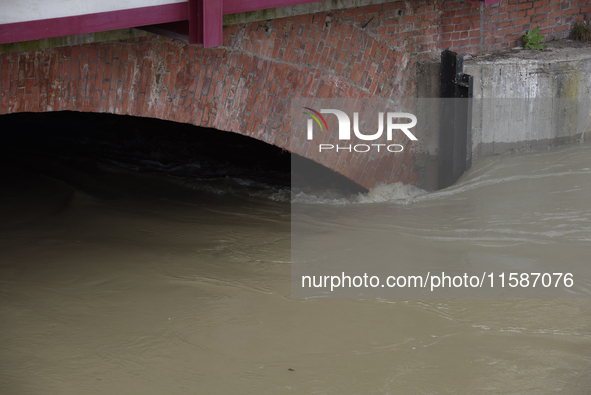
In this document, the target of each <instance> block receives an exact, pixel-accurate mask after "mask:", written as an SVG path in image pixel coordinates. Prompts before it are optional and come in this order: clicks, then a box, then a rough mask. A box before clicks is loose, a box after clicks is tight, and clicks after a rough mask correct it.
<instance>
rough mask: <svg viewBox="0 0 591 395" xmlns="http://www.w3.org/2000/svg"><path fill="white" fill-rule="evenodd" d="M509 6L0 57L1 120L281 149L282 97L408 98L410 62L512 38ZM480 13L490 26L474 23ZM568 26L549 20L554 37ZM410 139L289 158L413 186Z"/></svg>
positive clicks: (437, 8) (395, 11) (332, 15)
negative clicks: (20, 116) (110, 125)
mask: <svg viewBox="0 0 591 395" xmlns="http://www.w3.org/2000/svg"><path fill="white" fill-rule="evenodd" d="M510 3H511V4H512V3H517V1H513V0H502V1H501V2H500V3H499V4H497V5H495V6H494V7H496V8H486V7H485V6H484V5H483V4H481V3H479V2H474V3H471V2H469V1H465V2H464V1H451V2H442V1H440V0H425V1H420V0H416V1H395V2H391V3H385V4H380V5H375V6H367V7H362V8H353V9H349V10H343V11H334V12H329V13H328V12H322V13H316V14H307V15H300V16H293V17H287V18H280V19H275V20H272V21H266V22H252V23H246V24H239V25H232V26H227V27H225V28H224V30H223V45H222V46H220V47H216V48H209V49H204V48H203V47H202V46H201V45H198V44H187V43H184V42H182V41H177V40H174V39H170V38H164V37H160V36H147V37H141V38H135V39H128V40H126V41H123V42H108V43H93V44H83V45H74V46H67V47H60V48H51V49H38V50H31V51H27V52H13V53H8V54H3V55H0V73H1V78H2V80H1V86H0V92H1V102H0V104H1V105H0V114H9V113H18V112H45V111H62V110H72V111H84V112H98V113H113V114H121V115H132V116H139V117H150V118H159V119H163V120H171V121H176V122H183V123H190V124H194V125H198V126H203V127H211V128H217V129H219V130H225V131H231V132H235V133H239V134H243V135H247V136H250V137H253V138H256V139H259V140H262V141H264V142H266V143H269V144H273V145H276V146H278V147H281V148H286V149H290V148H291V147H289V144H288V139H289V130H290V126H291V122H292V119H290V117H289V109H288V106H289V101H290V99H293V98H299V97H313V98H329V97H332V98H347V97H350V98H373V99H376V98H378V99H387V100H393V101H398V102H400V101H402V100H405V99H406V98H413V97H415V96H416V92H415V91H416V81H415V76H416V62H417V61H420V60H425V59H429V58H435V57H438V56H439V55H438V54H439V52H438V51H439V50H440V49H443V48H446V47H451V48H456V49H458V50H459V51H461V52H477V51H480V50H485V49H494V48H500V47H501V46H509V45H515V44H516V43H517V39H518V38H519V34H517V35H514V34H513V32H514V28H513V27H512V28H511V32H509V33H507V32H505V31H504V30H500V31H499V26H500V22H499V19H498V16H499V13H500V15H501V16H502V15H503V14H502V12H501V11H502V9H501V8H500V7H509V9H508V10H505V11H507V12H506V14H507V18H506V19H507V20H510V19H514V20H517V18H518V15H517V12H518V9H517V7H518V4H515V6H511V4H510ZM519 3H525V2H523V1H519ZM536 3H548V6H549V7H552V3H555V2H554V1H552V2H550V1H549V0H545V1H538V2H536ZM568 3H569V4H570V3H572V7H570V5H569V7H570V8H568V9H566V8H564V9H562V8H560V4H559V5H558V9H559V10H561V11H562V13H563V14H564V15H565V16H566V15H567V14H566V13H567V12H569V10H571V9H572V10H575V9H576V10H577V13H578V12H580V11H581V8H580V6H579V5H578V2H577V1H570V2H568ZM575 3H576V4H575ZM531 4H533V2H531ZM510 7H513V8H515V15H514V16H511V18H510V17H509V15H510V12H509V11H510ZM532 10H533V8H532ZM543 13H544V6H542V7H541V11H540V14H543ZM528 15H529V14H528ZM534 17H535V15H534V16H531V17H529V19H528V20H527V21H524V22H523V23H524V25H523V26H522V27H523V29H520V31H521V30H526V29H527V28H529V27H530V26H531V22H532V20H533V19H532V18H534ZM581 17H582V14H581ZM458 18H460V20H459V21H465V23H464V24H458V23H457V22H458V20H456V19H458ZM486 18H488V19H489V20H490V21H493V22H491V23H492V25H490V26H489V24H487V23H481V22H482V21H483V20H484V21H486V20H487V19H486ZM495 18H496V19H495ZM495 20H496V25H495V24H494V21H495ZM538 20H539V19H538ZM526 22H527V23H526ZM541 23H544V21H542V22H541ZM566 24H567V21H566V19H565V20H563V21H562V25H560V26H559V24H558V23H557V33H556V35H557V37H558V36H560V34H562V33H560V32H563V31H565V30H566V29H562V28H561V26H566ZM558 28H560V29H561V30H558ZM487 29H488V30H487ZM552 29H553V28H552V27H550V30H551V34H553V33H552ZM515 31H517V29H515ZM546 33H547V32H546ZM563 35H564V34H563ZM513 36H515V37H513ZM413 144H414V143H413ZM413 144H411V143H410V141H409V142H408V145H407V146H406V149H405V151H404V152H403V153H402V154H400V155H388V156H384V155H375V156H366V159H364V162H363V163H360V162H359V161H358V160H340V161H339V157H336V156H334V155H333V156H326V155H325V156H322V157H320V156H318V155H317V153H315V152H309V150H308V151H306V150H303V149H302V150H300V151H301V152H298V149H297V148H292V152H295V153H298V154H300V155H302V156H305V157H308V158H310V159H313V160H315V161H317V162H319V163H321V164H323V165H325V166H326V167H328V168H330V169H332V170H335V171H337V172H339V173H341V174H343V175H345V176H346V177H348V178H350V179H352V180H353V181H355V182H356V183H358V184H360V185H362V186H363V187H365V188H371V187H372V186H373V185H374V184H376V183H377V182H384V183H392V182H398V181H401V182H403V183H408V184H415V183H416V182H417V179H418V174H417V171H416V169H415V167H414V162H415V148H414V146H413Z"/></svg>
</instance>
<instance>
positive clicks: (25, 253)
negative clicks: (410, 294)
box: [0, 146, 591, 395]
mask: <svg viewBox="0 0 591 395" xmlns="http://www.w3.org/2000/svg"><path fill="white" fill-rule="evenodd" d="M590 154H591V147H589V146H580V147H574V148H569V149H563V150H560V151H557V152H552V153H548V154H537V155H525V156H521V157H495V158H491V159H488V160H487V161H485V162H483V163H482V164H481V165H480V166H477V167H476V168H474V169H473V170H472V171H471V173H470V174H469V175H467V177H465V179H464V180H463V181H462V183H461V184H460V185H459V186H458V187H454V188H455V189H453V188H452V189H450V190H449V191H447V192H441V193H438V194H426V195H418V196H415V197H413V198H412V199H407V200H408V201H407V202H406V204H404V205H401V204H400V200H395V201H392V202H383V203H378V204H354V203H351V204H349V203H348V206H347V207H349V208H351V207H354V209H352V211H350V212H349V214H350V215H349V216H348V217H347V218H342V219H340V220H339V217H338V216H335V215H334V213H335V212H336V211H335V210H342V208H343V207H345V206H334V205H327V204H324V205H322V204H319V205H316V206H315V207H316V209H317V210H318V212H319V215H322V213H323V212H324V215H326V216H330V217H331V218H332V219H333V220H334V221H335V223H334V226H335V227H338V226H339V224H340V225H342V226H349V225H351V224H354V223H357V224H359V223H360V222H356V221H355V216H358V218H359V219H361V218H363V217H367V216H372V215H377V214H376V212H377V211H376V210H378V209H379V212H380V216H379V218H380V221H379V226H389V225H388V224H392V226H394V225H395V226H396V227H398V229H399V231H400V232H402V233H404V232H405V231H408V232H411V233H412V232H417V231H419V227H418V225H417V224H421V226H424V228H420V229H423V230H424V231H425V232H427V231H428V233H429V234H428V236H429V237H431V238H432V239H433V240H436V239H446V240H447V241H448V244H447V248H449V249H450V250H453V249H454V248H455V249H458V250H459V249H463V248H466V246H467V244H466V240H465V239H463V238H462V237H461V235H462V230H463V229H472V230H474V229H480V231H482V232H483V233H487V232H488V233H494V232H493V231H494V226H495V219H498V218H499V217H500V216H501V213H502V212H503V210H514V212H515V213H517V212H521V213H523V214H524V217H528V215H529V218H530V219H535V218H536V215H535V214H536V213H543V212H550V213H553V214H552V216H551V217H546V218H542V217H538V218H539V221H541V222H533V223H532V224H531V227H530V228H528V225H527V224H526V223H523V222H520V223H515V224H514V227H510V226H509V225H507V224H503V227H502V229H503V230H504V231H507V232H506V235H507V237H518V236H516V235H518V234H519V232H526V233H528V232H529V233H535V232H534V229H531V228H536V229H537V228H539V227H540V224H541V223H543V222H544V221H546V222H545V223H547V224H551V226H550V225H547V226H550V227H553V228H555V229H556V231H557V232H560V231H561V229H562V230H568V232H569V233H568V235H570V236H568V237H570V242H572V243H575V244H576V243H579V244H576V245H577V248H580V245H581V244H580V243H588V242H589V239H585V238H586V237H589V236H590V232H591V231H590V229H589V222H588V219H589V215H590V213H591V212H590V209H589V201H590V200H589V199H588V198H589V197H591V195H590V193H589V188H590V187H591V183H589V181H590V176H589V171H588V170H589V168H584V167H581V163H582V162H581V161H585V160H587V159H586V158H589V155H590ZM21 159H22V158H21ZM25 162H27V163H30V161H25ZM10 163H12V164H10ZM540 163H546V164H547V168H538V167H539V166H540ZM589 164H590V166H588V167H591V161H590V163H589ZM529 167H536V168H537V169H538V170H539V173H540V177H543V173H544V172H553V173H558V172H561V173H563V174H565V175H566V174H569V173H575V172H576V171H579V172H580V174H574V175H571V176H569V178H568V179H567V178H561V177H549V178H547V180H548V184H547V185H545V186H544V187H543V188H541V187H539V186H537V188H541V189H540V190H531V191H529V192H528V194H527V195H526V196H524V197H517V198H516V200H514V204H515V205H514V206H511V207H507V206H506V201H507V196H504V195H503V190H504V189H503V188H499V189H495V188H492V189H491V188H488V187H485V186H483V185H495V183H496V184H497V185H506V183H507V182H513V181H507V179H508V178H511V177H513V178H511V179H512V180H516V179H519V176H520V174H530V173H531V171H530V170H531V169H528V168H529ZM582 169H586V170H582ZM538 170H537V171H538ZM491 171H492V172H493V173H494V174H495V176H494V177H490V174H492V173H491ZM40 173H44V174H48V173H49V174H51V177H50V176H47V175H43V174H40ZM485 174H488V175H489V176H484V175H485ZM515 177H517V178H515ZM245 179H246V178H245ZM522 180H523V181H521V182H523V183H524V187H527V185H525V184H527V183H528V182H529V181H528V180H527V178H523V179H522ZM1 182H2V185H3V187H2V190H1V193H0V195H1V196H0V215H1V218H2V222H1V223H0V328H1V330H0V348H1V350H2V353H1V354H2V355H1V357H0V393H2V394H60V395H62V394H105V393H114V394H115V393H116V394H192V393H200V394H201V393H202V394H233V393H240V394H284V393H285V394H287V393H291V394H433V393H442V394H444V393H466V394H489V393H490V394H529V393H531V394H546V393H551V392H557V391H560V392H561V393H566V394H586V393H589V388H591V376H590V372H591V325H590V324H591V318H590V317H591V314H590V313H591V301H590V300H586V299H571V300H569V299H560V300H553V299H549V300H548V299H537V300H526V299H521V300H519V299H504V300H500V299H499V300H494V299H493V300H491V299H480V300H476V299H451V300H433V299H424V300H421V299H411V300H400V299H397V300H387V299H383V300H382V299H367V300H355V299H292V298H291V297H290V263H289V262H290V203H289V202H286V201H285V199H273V198H272V196H273V194H274V193H277V192H278V191H279V189H281V188H278V187H275V186H268V184H265V185H267V186H264V185H263V186H261V185H258V186H257V185H254V184H249V185H246V186H244V187H243V188H242V189H241V188H240V186H239V185H238V184H237V183H233V184H232V190H231V193H230V192H228V191H227V190H226V192H225V193H212V192H216V191H218V192H219V191H220V190H223V188H224V186H223V185H222V184H223V182H222V183H221V184H220V186H219V189H216V188H217V187H216V184H215V183H213V184H212V183H210V184H209V186H208V188H200V187H190V186H191V185H196V184H199V183H200V182H201V181H195V182H192V181H190V180H187V179H184V181H183V182H178V178H174V179H171V178H166V177H162V176H158V175H153V174H152V175H151V174H146V173H136V172H129V171H123V170H119V171H117V172H115V171H113V168H110V169H108V168H105V167H104V166H102V165H101V166H94V167H89V166H86V167H82V168H81V167H80V166H73V167H72V166H70V167H68V164H67V163H64V162H60V161H57V160H55V161H52V160H47V161H46V162H44V164H43V166H40V167H37V168H35V167H34V166H23V165H22V163H20V164H15V162H14V161H7V163H6V164H5V165H3V168H2V171H1ZM479 182H485V184H480V185H479V184H478V183H479ZM246 183H247V184H248V181H247V182H246ZM486 183H488V184H486ZM567 184H568V185H567ZM542 185H543V184H542ZM257 188H258V189H257ZM462 188H463V189H462ZM458 190H462V191H463V192H457V191H458ZM508 190H510V191H514V190H513V189H510V188H509V189H508ZM257 191H258V192H257ZM454 191H456V192H454ZM548 191H550V192H548ZM569 191H573V192H569ZM383 192H384V191H381V192H380V193H383ZM399 192H400V191H397V192H396V194H395V197H398V198H400V197H401V195H400V194H399ZM302 193H304V192H302ZM494 193H498V196H497V197H498V202H499V205H498V206H495V205H494V204H488V205H484V204H482V207H481V208H480V209H481V216H480V217H479V218H477V219H474V218H472V219H471V218H470V214H469V213H470V212H472V211H469V210H468V208H469V207H470V205H477V204H479V203H478V202H479V201H487V202H491V199H490V195H491V194H494ZM512 193H513V192H512ZM546 193H552V194H553V195H552V196H553V197H555V198H552V199H550V200H548V199H546V200H544V199H540V200H536V195H542V194H546ZM374 194H375V192H374ZM301 196H303V195H301ZM364 196H366V198H367V199H369V198H368V197H367V196H369V195H364ZM573 196H575V198H573ZM341 198H342V199H344V200H343V201H348V199H349V197H348V195H343V196H341V197H339V199H341ZM413 199H416V200H413ZM520 199H525V200H526V201H523V200H520ZM381 200H388V199H381ZM493 201H494V200H493ZM542 204H545V205H549V206H542ZM425 205H427V206H429V207H430V208H429V209H428V210H425ZM550 206H552V207H550ZM419 207H420V208H421V209H418V208H419ZM526 207H534V209H532V210H530V211H527V209H526ZM557 207H559V208H557ZM401 210H402V211H404V212H405V213H406V214H405V215H400V212H401ZM438 210H439V211H445V210H451V211H448V212H447V214H446V215H450V213H451V214H453V215H454V216H455V217H456V218H458V223H457V224H453V223H450V224H448V225H449V226H439V224H438V223H437V221H436V218H434V213H437V212H438ZM528 213H529V214H528ZM560 213H562V214H563V215H562V216H561V214H560ZM575 213H576V215H575ZM526 214H528V215H526ZM351 215H353V217H351ZM401 218H402V219H403V220H402V221H401V220H400V219H401ZM411 218H412V221H411ZM577 219H579V220H578V221H577ZM339 221H340V222H339ZM405 221H406V222H405ZM487 221H488V222H487ZM361 223H364V224H366V226H371V224H370V223H367V222H361ZM430 224H431V226H429V225H430ZM544 226H546V225H544ZM405 228H406V230H405ZM491 229H492V230H491ZM499 229H501V228H500V225H499ZM512 232H513V233H512ZM540 237H546V236H540ZM547 237H550V236H547ZM585 240H586V241H585ZM488 248H489V249H488V250H487V251H488V252H489V253H490V254H493V255H494V254H500V255H503V254H506V253H507V251H506V250H505V249H504V248H497V247H494V248H492V247H488ZM553 248H554V250H555V252H556V255H557V256H560V255H562V256H563V257H564V259H569V254H570V251H569V250H568V248H567V247H566V246H563V245H562V244H561V243H554V245H553ZM587 258H591V255H587Z"/></svg>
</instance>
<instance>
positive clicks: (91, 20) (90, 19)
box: [0, 3, 189, 44]
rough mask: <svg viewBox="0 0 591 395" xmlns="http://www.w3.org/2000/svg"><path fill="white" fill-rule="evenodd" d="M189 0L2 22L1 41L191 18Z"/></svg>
mask: <svg viewBox="0 0 591 395" xmlns="http://www.w3.org/2000/svg"><path fill="white" fill-rule="evenodd" d="M188 18H189V12H188V9H187V4H186V3H174V4H166V5H160V6H151V7H141V8H132V9H127V10H120V11H108V12H98V13H95V14H84V15H75V16H66V17H61V18H51V19H39V20H34V21H27V22H16V23H6V24H3V25H0V44H6V43H16V42H20V41H30V40H40V39H43V38H51V37H63V36H73V35H76V34H85V33H96V32H104V31H107V30H116V29H125V28H129V27H138V26H145V25H156V24H159V23H167V22H178V21H183V20H187V19H188Z"/></svg>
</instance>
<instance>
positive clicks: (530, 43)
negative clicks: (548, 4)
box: [523, 27, 544, 50]
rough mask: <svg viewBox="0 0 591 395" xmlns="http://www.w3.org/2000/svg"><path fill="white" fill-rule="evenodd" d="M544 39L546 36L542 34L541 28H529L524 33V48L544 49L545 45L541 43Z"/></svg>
mask: <svg viewBox="0 0 591 395" xmlns="http://www.w3.org/2000/svg"><path fill="white" fill-rule="evenodd" d="M543 40H544V36H542V35H540V28H539V27H536V28H535V29H531V30H528V31H527V33H525V34H524V35H523V41H524V44H523V48H525V49H539V50H542V49H544V46H543V45H542V44H540V43H541V42H542V41H543Z"/></svg>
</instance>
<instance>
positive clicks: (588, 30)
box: [571, 22, 591, 41]
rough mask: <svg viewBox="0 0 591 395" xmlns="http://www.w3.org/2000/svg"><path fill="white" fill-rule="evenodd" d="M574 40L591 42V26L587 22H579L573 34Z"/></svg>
mask: <svg viewBox="0 0 591 395" xmlns="http://www.w3.org/2000/svg"><path fill="white" fill-rule="evenodd" d="M571 37H572V38H573V40H579V41H591V26H589V25H588V24H586V23H585V22H577V23H575V25H574V26H573V30H572V32H571Z"/></svg>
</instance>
